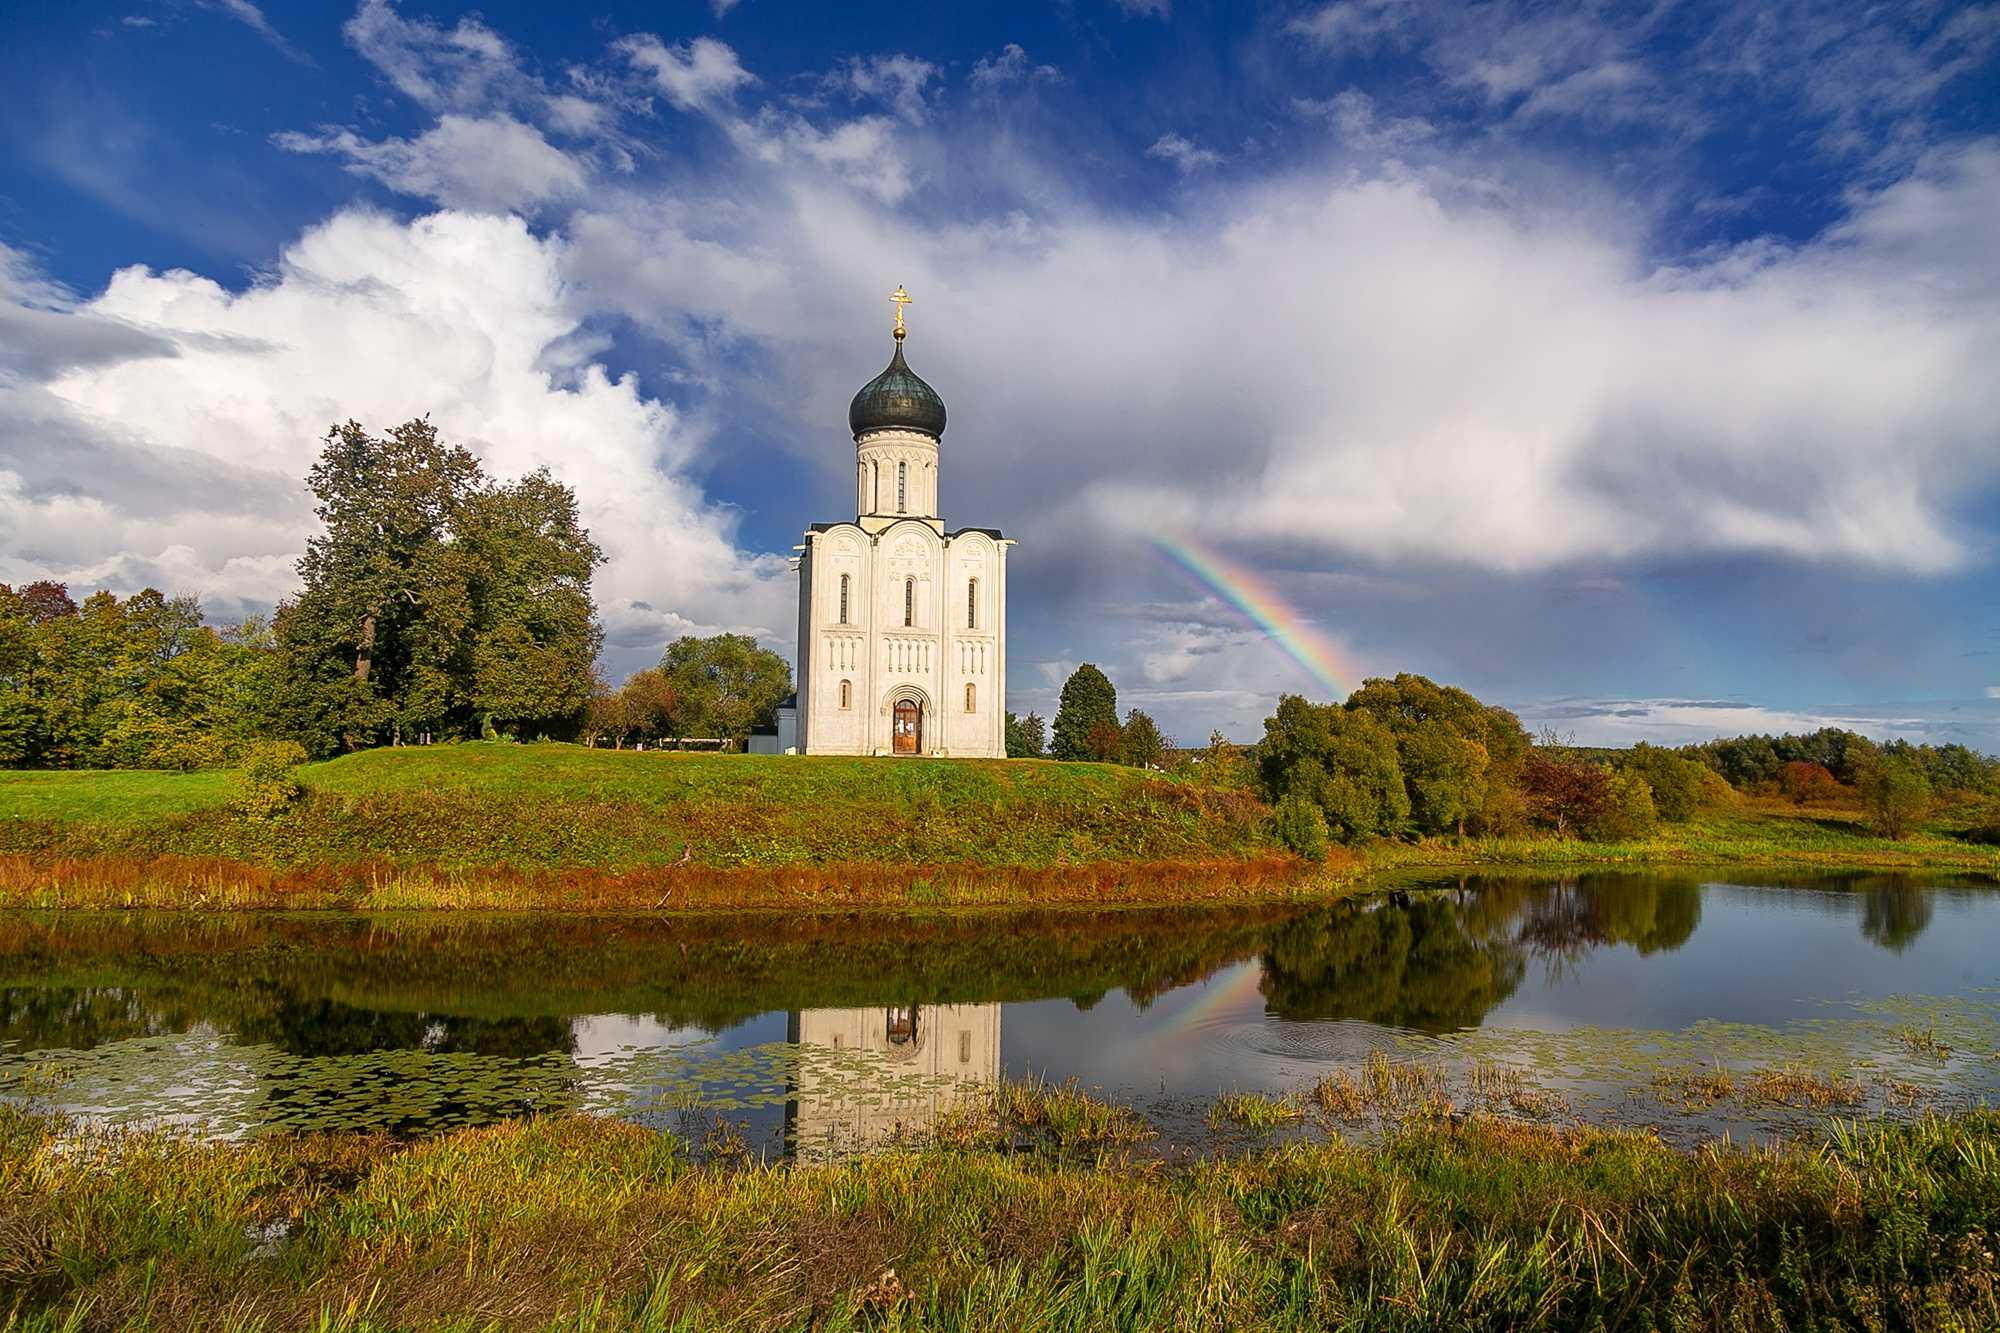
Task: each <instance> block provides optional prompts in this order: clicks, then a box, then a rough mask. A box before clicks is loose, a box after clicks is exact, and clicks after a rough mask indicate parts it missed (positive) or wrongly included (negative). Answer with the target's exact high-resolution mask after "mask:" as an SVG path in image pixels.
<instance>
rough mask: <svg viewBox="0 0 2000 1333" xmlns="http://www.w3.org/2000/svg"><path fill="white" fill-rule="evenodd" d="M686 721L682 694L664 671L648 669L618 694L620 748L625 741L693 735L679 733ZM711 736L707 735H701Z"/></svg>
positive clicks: (635, 673)
mask: <svg viewBox="0 0 2000 1333" xmlns="http://www.w3.org/2000/svg"><path fill="white" fill-rule="evenodd" d="M681 718H682V708H681V695H680V691H679V690H677V689H675V688H674V685H673V682H672V681H670V680H668V679H667V673H666V672H665V671H664V670H663V669H661V668H660V667H647V668H646V669H645V670H643V671H635V672H633V673H632V675H631V677H630V678H629V679H627V680H626V682H625V686H624V688H623V689H621V690H619V691H618V712H617V720H618V723H619V732H618V737H619V745H620V747H621V748H622V746H623V743H624V738H625V737H627V736H630V737H632V738H633V739H634V740H637V741H653V740H658V739H659V738H660V737H662V736H675V735H682V736H685V735H690V734H696V733H690V732H688V731H685V730H676V726H677V725H678V722H679V721H680V719H681ZM699 734H707V733H699Z"/></svg>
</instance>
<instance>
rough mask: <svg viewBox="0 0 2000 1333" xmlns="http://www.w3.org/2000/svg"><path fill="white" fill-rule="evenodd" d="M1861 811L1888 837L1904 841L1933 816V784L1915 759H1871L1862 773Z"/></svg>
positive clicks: (1895, 756)
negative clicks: (1916, 826) (1918, 824)
mask: <svg viewBox="0 0 2000 1333" xmlns="http://www.w3.org/2000/svg"><path fill="white" fill-rule="evenodd" d="M1858 776H1859V782H1858V784H1857V785H1858V786H1859V787H1860V788H1861V808H1862V809H1863V810H1865V811H1866V812H1867V814H1868V822H1869V823H1870V824H1872V825H1873V826H1874V828H1875V831H1876V832H1877V833H1880V834H1881V835H1882V836H1883V837H1886V838H1901V837H1903V836H1904V835H1906V834H1907V833H1909V831H1910V829H1911V828H1912V827H1914V826H1915V825H1916V823H1917V821H1918V820H1920V819H1922V818H1923V817H1924V816H1925V815H1927V814H1929V813H1930V808H1931V784H1930V779H1928V778H1926V777H1925V776H1924V770H1923V767H1922V765H1920V764H1919V763H1918V762H1917V761H1916V760H1915V759H1913V758H1911V757H1910V756H1908V755H1903V754H1881V755H1876V756H1873V757H1871V758H1869V759H1868V760H1867V761H1866V762H1864V763H1863V764H1862V765H1861V767H1860V770H1859V774H1858Z"/></svg>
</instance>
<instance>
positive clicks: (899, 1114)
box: [785, 1004, 1000, 1156]
mask: <svg viewBox="0 0 2000 1333" xmlns="http://www.w3.org/2000/svg"><path fill="white" fill-rule="evenodd" d="M786 1036H787V1037H788V1038H789V1039H790V1040H791V1041H792V1042H794V1043H796V1044H797V1045H798V1046H800V1047H801V1052H800V1057H801V1058H800V1060H799V1065H798V1073H797V1074H796V1075H795V1076H794V1078H793V1083H792V1087H791V1089H790V1096H789V1097H788V1099H787V1101H786V1103H785V1130H786V1137H787V1138H788V1139H790V1140H791V1141H792V1142H793V1144H794V1145H796V1148H797V1151H798V1152H799V1154H800V1155H801V1156H815V1155H820V1154H838V1153H841V1152H852V1151H855V1150H856V1149H866V1148H872V1147H877V1146H880V1145H882V1144H885V1143H889V1142H891V1141H893V1140H895V1139H897V1138H899V1137H921V1136H922V1134H923V1133H924V1132H925V1131H926V1130H927V1129H929V1127H930V1126H931V1124H932V1123H933V1122H934V1121H935V1120H936V1119H937V1117H938V1116H939V1115H941V1114H943V1113H944V1112H946V1111H949V1110H953V1109H956V1108H958V1107H962V1106H967V1105H968V1104H970V1103H972V1102H973V1101H974V1100H975V1099H976V1098H978V1097H979V1096H981V1095H982V1093H983V1091H984V1090H985V1089H987V1088H990V1087H991V1086H992V1085H993V1084H994V1083H995V1082H997V1081H998V1080H999V1077H1000V1006H999V1005H998V1004H924V1005H909V1006H889V1007H885V1008H869V1009H804V1010H799V1011H796V1012H794V1013H793V1014H792V1016H791V1022H790V1025H789V1028H788V1030H787V1032H786Z"/></svg>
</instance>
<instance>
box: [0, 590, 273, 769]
mask: <svg viewBox="0 0 2000 1333" xmlns="http://www.w3.org/2000/svg"><path fill="white" fill-rule="evenodd" d="M274 668H275V662H274V660H273V655H272V652H271V645H270V639H269V635H268V633H267V631H266V630H265V628H264V626H263V625H262V622H259V621H254V620H253V621H249V622H246V623H245V624H244V625H242V626H240V627H237V628H234V629H225V630H217V629H215V628H213V627H211V626H208V625H205V624H203V623H202V612H201V606H200V604H199V603H198V602H196V601H195V599H194V598H192V597H167V596H165V595H164V594H162V593H160V592H158V591H156V590H154V589H151V588H147V589H144V590H142V591H140V592H136V593H134V594H132V596H130V597H128V598H124V599H122V600H121V599H120V598H118V597H116V596H113V595H112V594H111V593H109V592H98V593H95V594H93V595H91V596H90V597H88V598H85V599H84V601H83V603H82V604H81V605H78V604H77V603H76V602H75V601H73V600H71V598H70V597H69V594H68V590H67V589H66V588H64V587H63V586H62V585H61V584H56V583H40V584H31V585H29V586H28V587H26V588H24V589H22V591H21V592H19V593H16V592H14V591H13V590H12V589H10V588H8V587H6V586H5V585H0V763H5V764H8V765H14V766H21V767H36V768H176V769H183V770H186V769H193V768H211V767H216V766H219V765H221V764H224V763H226V762H228V760H229V758H230V756H231V754H232V753H233V752H234V751H235V750H236V749H237V748H239V747H240V746H241V745H243V744H244V743H245V742H246V741H248V740H249V739H250V738H251V737H253V736H256V735H258V734H260V733H262V732H264V731H265V730H267V729H268V725H269V708H268V703H269V699H270V697H271V695H272V692H273V691H272V686H273V671H274Z"/></svg>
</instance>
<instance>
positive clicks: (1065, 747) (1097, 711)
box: [1049, 662, 1118, 759]
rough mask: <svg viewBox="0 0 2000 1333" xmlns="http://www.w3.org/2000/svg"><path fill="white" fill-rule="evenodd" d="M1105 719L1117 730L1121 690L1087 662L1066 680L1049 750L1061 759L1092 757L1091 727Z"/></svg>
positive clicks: (1057, 709)
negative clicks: (1114, 687)
mask: <svg viewBox="0 0 2000 1333" xmlns="http://www.w3.org/2000/svg"><path fill="white" fill-rule="evenodd" d="M1101 722H1108V723H1110V724H1111V727H1112V729H1113V730H1114V731H1115V730H1117V727H1118V691H1117V690H1115V689H1113V688H1112V685H1111V681H1110V679H1109V678H1108V677H1106V676H1105V674H1104V673H1103V672H1102V671H1099V670H1098V669H1097V668H1096V667H1094V666H1092V665H1091V664H1090V663H1088V662H1085V663H1084V664H1083V665H1082V666H1080V667H1078V668H1077V669H1076V670H1075V671H1072V672H1071V673H1070V676H1069V679H1068V680H1066V681H1064V682H1063V687H1062V701H1061V703H1060V704H1059V705H1058V706H1057V708H1056V722H1055V727H1054V729H1053V732H1052V734H1051V737H1050V742H1049V753H1050V754H1051V755H1053V756H1054V757H1055V758H1057V759H1088V758H1090V757H1091V745H1090V735H1091V731H1092V729H1093V728H1095V727H1096V726H1097V725H1098V724H1099V723H1101ZM1099 748H1100V749H1101V748H1102V747H1099Z"/></svg>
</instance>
